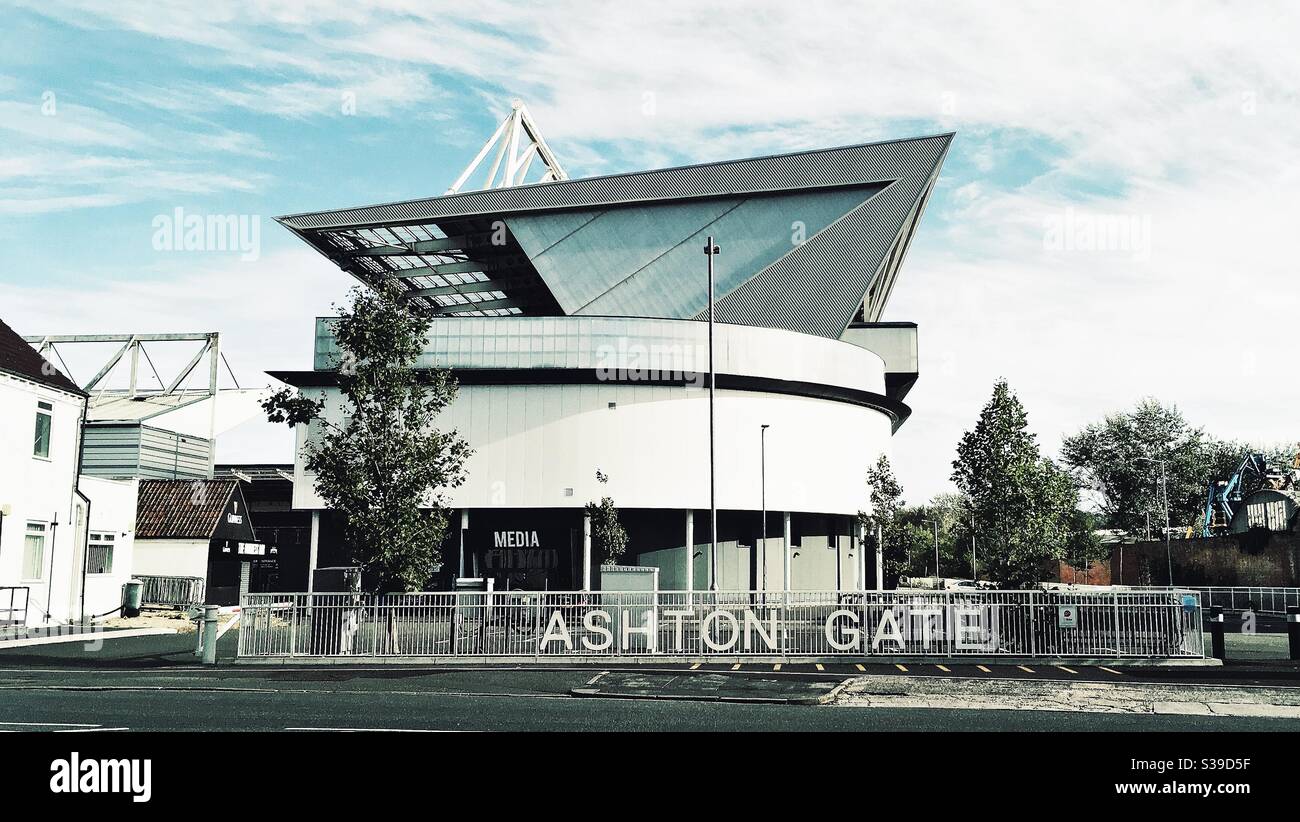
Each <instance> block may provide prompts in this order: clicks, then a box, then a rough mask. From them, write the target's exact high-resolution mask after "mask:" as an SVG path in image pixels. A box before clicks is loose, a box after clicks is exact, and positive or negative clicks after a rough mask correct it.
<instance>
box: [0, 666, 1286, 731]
mask: <svg viewBox="0 0 1300 822" xmlns="http://www.w3.org/2000/svg"><path fill="white" fill-rule="evenodd" d="M586 678H587V673H586V672H583V673H582V674H581V675H579V676H577V677H574V676H572V675H566V674H564V673H562V672H550V673H549V674H547V675H535V676H534V677H522V678H520V677H502V676H500V675H499V674H498V673H497V672H487V671H479V672H474V673H473V674H472V675H471V676H468V677H464V676H461V677H455V678H449V679H446V680H442V679H440V678H439V677H436V676H435V677H431V678H430V679H432V680H433V681H421V682H415V681H412V680H407V681H404V682H400V683H393V682H392V681H391V680H389V681H388V684H389V685H390V686H391V688H392V689H389V688H376V687H364V686H362V687H358V686H356V684H355V683H352V682H334V683H314V684H312V685H311V686H307V687H304V685H305V683H302V682H299V683H273V682H261V683H257V684H252V683H250V685H249V687H242V686H241V687H236V686H233V685H228V686H227V687H228V688H229V689H228V690H218V689H216V688H215V687H209V686H203V685H200V686H198V687H193V686H192V685H191V686H189V687H185V688H180V689H175V690H168V689H159V688H158V687H155V686H152V685H150V684H148V683H140V685H139V686H138V687H127V688H125V689H118V688H119V687H120V686H110V687H109V689H107V690H105V689H103V688H96V687H93V686H92V687H90V688H88V689H71V690H69V689H67V688H65V687H60V688H57V689H53V690H51V689H48V688H45V687H40V686H36V687H31V686H27V687H21V688H19V689H12V687H11V686H5V687H6V690H5V692H4V695H3V704H4V708H3V711H2V712H0V715H3V719H0V722H3V723H4V725H2V726H0V727H3V728H4V729H6V730H54V731H57V730H91V729H96V728H98V729H120V730H137V731H147V730H166V731H178V730H179V731H184V730H194V731H212V730H225V731H285V730H298V731H313V730H316V731H340V730H390V731H429V730H443V731H980V730H996V731H1052V732H1059V731H1175V730H1198V731H1206V730H1216V729H1221V730H1233V731H1254V730H1260V731H1262V730H1290V731H1296V730H1300V720H1279V719H1250V718H1229V717H1187V716H1156V715H1141V714H1132V715H1127V714H1126V715H1117V714H1076V713H1070V712H1048V711H998V710H993V711H982V710H968V709H959V710H933V709H891V710H873V709H864V708H850V707H835V706H803V705H762V704H733V703H705V702H690V701H680V702H678V701H673V702H666V701H656V700H621V699H600V698H576V697H571V696H567V695H565V694H563V693H557V691H560V690H563V686H564V685H566V684H573V683H574V682H581V681H583V680H585V679H586ZM529 680H531V681H529ZM173 687H174V686H173Z"/></svg>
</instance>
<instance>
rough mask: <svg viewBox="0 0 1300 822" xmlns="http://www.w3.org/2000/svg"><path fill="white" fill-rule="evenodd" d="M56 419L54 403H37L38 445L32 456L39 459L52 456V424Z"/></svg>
mask: <svg viewBox="0 0 1300 822" xmlns="http://www.w3.org/2000/svg"><path fill="white" fill-rule="evenodd" d="M53 419H54V403H50V402H43V401H41V402H37V403H36V443H35V445H34V446H33V448H32V454H33V455H34V456H37V457H41V458H44V459H49V456H50V423H51V422H52V421H53Z"/></svg>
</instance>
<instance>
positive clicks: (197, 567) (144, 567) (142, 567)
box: [133, 539, 208, 579]
mask: <svg viewBox="0 0 1300 822" xmlns="http://www.w3.org/2000/svg"><path fill="white" fill-rule="evenodd" d="M133 573H134V574H135V575H137V576H140V575H144V576H157V577H202V578H204V579H207V576H208V541H207V540H193V539H139V540H136V541H135V568H134V570H133Z"/></svg>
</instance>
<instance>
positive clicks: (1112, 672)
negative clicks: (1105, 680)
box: [1097, 665, 1124, 676]
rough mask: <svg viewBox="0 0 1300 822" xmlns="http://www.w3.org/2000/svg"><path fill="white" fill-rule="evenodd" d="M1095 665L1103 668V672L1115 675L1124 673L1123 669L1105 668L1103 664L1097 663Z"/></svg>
mask: <svg viewBox="0 0 1300 822" xmlns="http://www.w3.org/2000/svg"><path fill="white" fill-rule="evenodd" d="M1097 667H1098V668H1099V669H1100V670H1103V671H1105V672H1106V673H1108V674H1114V675H1115V676H1123V675H1124V672H1123V671H1117V670H1115V669H1114V668H1107V667H1106V666H1105V665H1098V666H1097Z"/></svg>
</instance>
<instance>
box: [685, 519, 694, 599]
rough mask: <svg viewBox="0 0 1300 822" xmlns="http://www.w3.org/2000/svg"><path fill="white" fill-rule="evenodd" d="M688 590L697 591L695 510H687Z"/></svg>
mask: <svg viewBox="0 0 1300 822" xmlns="http://www.w3.org/2000/svg"><path fill="white" fill-rule="evenodd" d="M686 590H687V591H688V592H689V591H694V590H695V509H694V508H688V509H686Z"/></svg>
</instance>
